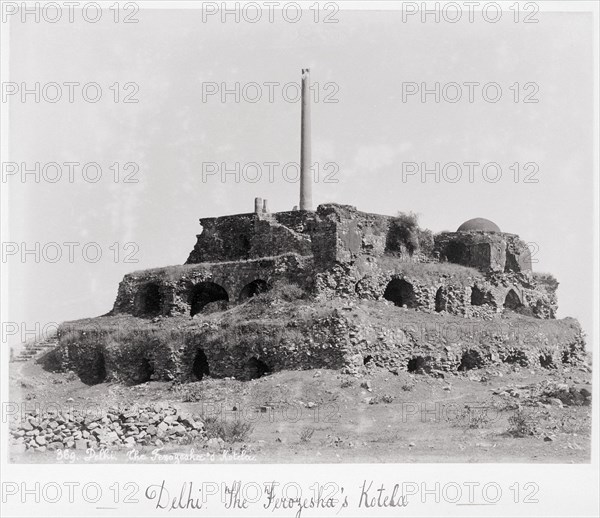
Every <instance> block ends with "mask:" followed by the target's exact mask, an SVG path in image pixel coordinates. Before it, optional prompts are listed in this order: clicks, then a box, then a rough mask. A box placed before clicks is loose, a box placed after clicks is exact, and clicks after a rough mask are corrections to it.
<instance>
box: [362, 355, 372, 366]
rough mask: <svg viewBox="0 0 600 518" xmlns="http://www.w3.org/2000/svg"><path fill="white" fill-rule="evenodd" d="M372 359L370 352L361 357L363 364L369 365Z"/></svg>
mask: <svg viewBox="0 0 600 518" xmlns="http://www.w3.org/2000/svg"><path fill="white" fill-rule="evenodd" d="M372 361H373V357H372V356H371V355H370V354H367V355H366V356H365V357H364V358H363V365H369V364H370V363H371V362H372Z"/></svg>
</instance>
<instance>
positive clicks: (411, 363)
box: [406, 356, 431, 374]
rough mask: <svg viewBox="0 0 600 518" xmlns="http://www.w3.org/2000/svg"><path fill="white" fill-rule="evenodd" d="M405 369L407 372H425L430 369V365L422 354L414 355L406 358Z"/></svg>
mask: <svg viewBox="0 0 600 518" xmlns="http://www.w3.org/2000/svg"><path fill="white" fill-rule="evenodd" d="M406 369H407V370H408V372H414V373H415V374H425V373H426V372H429V371H430V370H431V366H430V365H429V362H428V361H427V360H426V359H425V358H423V356H414V357H413V358H411V359H410V360H408V364H407V366H406Z"/></svg>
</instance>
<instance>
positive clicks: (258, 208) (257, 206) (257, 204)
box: [254, 198, 263, 214]
mask: <svg viewBox="0 0 600 518" xmlns="http://www.w3.org/2000/svg"><path fill="white" fill-rule="evenodd" d="M262 208H263V202H262V198H254V213H255V214H260V213H261V212H262Z"/></svg>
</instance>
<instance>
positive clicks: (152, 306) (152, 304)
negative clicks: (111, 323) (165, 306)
mask: <svg viewBox="0 0 600 518" xmlns="http://www.w3.org/2000/svg"><path fill="white" fill-rule="evenodd" d="M134 305H135V309H136V312H137V313H138V314H140V315H148V316H152V315H158V314H160V313H161V309H162V308H161V306H162V297H161V295H160V287H159V286H158V284H156V283H154V282H150V283H148V284H145V285H144V286H142V287H141V288H140V289H139V291H138V292H137V294H136V297H135V302H134Z"/></svg>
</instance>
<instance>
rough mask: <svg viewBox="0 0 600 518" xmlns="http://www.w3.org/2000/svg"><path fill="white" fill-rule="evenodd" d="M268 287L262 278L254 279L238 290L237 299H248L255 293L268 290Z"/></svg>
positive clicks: (258, 293)
mask: <svg viewBox="0 0 600 518" xmlns="http://www.w3.org/2000/svg"><path fill="white" fill-rule="evenodd" d="M268 289H269V285H268V284H267V282H266V281H263V280H262V279H255V280H253V281H252V282H249V283H248V284H246V286H244V287H243V288H242V291H240V296H239V300H240V302H241V301H244V300H247V299H250V298H252V297H255V296H256V295H260V294H261V293H264V292H265V291H268Z"/></svg>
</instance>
